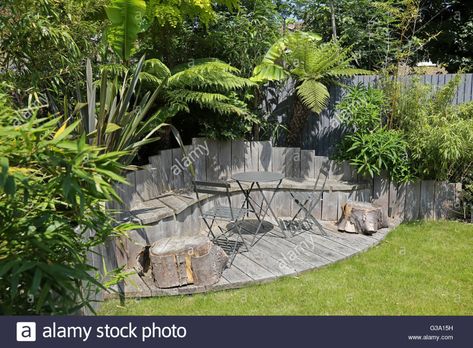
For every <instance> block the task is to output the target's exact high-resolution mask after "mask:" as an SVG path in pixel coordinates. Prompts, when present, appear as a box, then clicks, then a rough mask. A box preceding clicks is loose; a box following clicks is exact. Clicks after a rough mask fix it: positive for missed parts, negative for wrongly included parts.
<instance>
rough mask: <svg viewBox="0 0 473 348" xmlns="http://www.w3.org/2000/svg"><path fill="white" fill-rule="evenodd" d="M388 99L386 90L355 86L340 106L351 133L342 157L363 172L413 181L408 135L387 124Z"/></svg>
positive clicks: (339, 151)
mask: <svg viewBox="0 0 473 348" xmlns="http://www.w3.org/2000/svg"><path fill="white" fill-rule="evenodd" d="M386 105H387V98H386V96H385V95H384V93H383V91H382V90H379V89H375V88H372V87H368V88H367V87H364V86H361V85H359V86H355V87H352V88H350V89H349V90H348V93H347V95H346V96H345V97H344V98H343V100H342V101H341V102H340V103H339V104H338V105H337V110H338V111H339V114H340V120H341V121H342V122H343V123H344V124H345V125H347V126H348V132H349V133H348V134H347V135H346V136H345V137H344V138H343V141H342V143H341V144H340V145H339V149H338V156H337V157H338V158H339V159H342V160H348V161H350V163H351V164H352V165H353V166H355V167H356V168H357V170H358V172H359V173H361V174H363V175H369V176H371V177H374V176H375V175H380V174H381V173H382V172H383V171H386V172H387V173H388V175H389V176H390V177H391V178H392V179H393V180H395V181H397V182H405V181H409V180H410V179H412V177H413V171H412V167H411V163H410V158H409V153H408V143H407V141H406V139H405V134H404V132H402V131H399V130H393V129H388V128H387V127H386V125H385V124H384V123H383V118H384V113H385V108H386Z"/></svg>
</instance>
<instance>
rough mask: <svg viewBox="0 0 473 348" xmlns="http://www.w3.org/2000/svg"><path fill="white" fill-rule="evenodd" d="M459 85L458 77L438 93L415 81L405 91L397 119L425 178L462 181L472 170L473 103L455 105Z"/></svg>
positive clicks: (414, 162)
mask: <svg viewBox="0 0 473 348" xmlns="http://www.w3.org/2000/svg"><path fill="white" fill-rule="evenodd" d="M459 83H460V75H457V77H456V78H454V79H452V80H450V81H449V82H448V83H447V84H446V85H445V86H443V87H441V88H439V89H437V90H434V89H433V88H432V86H428V85H424V84H422V83H420V82H419V81H418V80H416V79H414V80H413V81H412V82H411V83H409V84H407V85H404V86H403V88H402V93H401V97H400V99H399V108H398V111H397V115H396V116H397V118H396V119H395V120H396V124H397V127H398V128H399V129H401V130H403V131H404V132H405V134H406V139H407V140H408V142H409V149H410V152H411V156H412V159H413V165H414V166H415V168H416V170H417V172H418V174H419V175H420V176H421V177H422V178H425V179H437V180H453V181H463V178H464V177H465V176H468V175H469V172H470V171H471V168H472V165H473V147H472V145H471V144H472V139H473V104H472V103H467V104H463V105H453V104H452V100H453V98H454V96H455V93H456V91H457V88H458V85H459Z"/></svg>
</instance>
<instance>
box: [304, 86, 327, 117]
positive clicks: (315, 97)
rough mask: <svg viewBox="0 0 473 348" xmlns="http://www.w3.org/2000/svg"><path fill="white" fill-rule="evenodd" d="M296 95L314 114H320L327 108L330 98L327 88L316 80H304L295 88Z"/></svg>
mask: <svg viewBox="0 0 473 348" xmlns="http://www.w3.org/2000/svg"><path fill="white" fill-rule="evenodd" d="M297 95H298V96H299V98H301V100H302V102H303V103H304V105H306V106H307V107H308V108H309V109H310V110H312V111H313V112H315V113H320V112H321V111H322V110H323V109H324V108H325V107H326V106H327V101H328V99H329V97H330V94H329V91H328V89H327V87H325V86H324V84H323V83H321V82H319V81H316V80H304V81H303V82H302V83H301V84H300V85H299V86H298V87H297Z"/></svg>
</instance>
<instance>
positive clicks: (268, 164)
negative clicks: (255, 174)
mask: <svg viewBox="0 0 473 348" xmlns="http://www.w3.org/2000/svg"><path fill="white" fill-rule="evenodd" d="M257 146H258V170H259V171H260V172H269V171H271V168H272V159H273V158H272V157H273V147H272V145H271V142H270V141H258V142H257Z"/></svg>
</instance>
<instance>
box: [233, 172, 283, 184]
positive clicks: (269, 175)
mask: <svg viewBox="0 0 473 348" xmlns="http://www.w3.org/2000/svg"><path fill="white" fill-rule="evenodd" d="M232 179H234V180H237V181H245V182H270V181H279V180H282V179H284V175H283V174H281V173H275V172H244V173H236V174H233V175H232Z"/></svg>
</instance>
